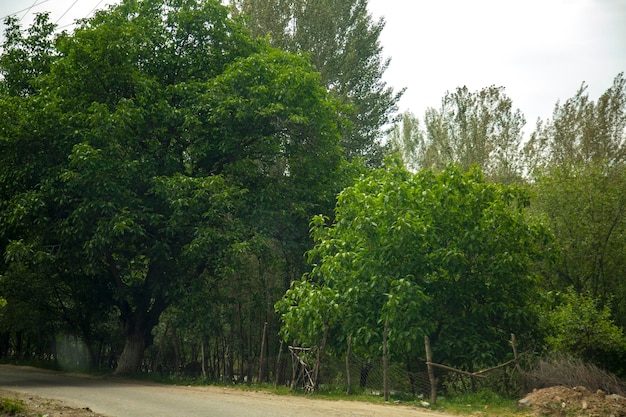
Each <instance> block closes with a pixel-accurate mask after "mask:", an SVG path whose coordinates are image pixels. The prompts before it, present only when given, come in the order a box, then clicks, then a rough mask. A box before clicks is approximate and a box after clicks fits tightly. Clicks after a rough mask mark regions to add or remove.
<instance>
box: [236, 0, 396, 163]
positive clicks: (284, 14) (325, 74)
mask: <svg viewBox="0 0 626 417" xmlns="http://www.w3.org/2000/svg"><path fill="white" fill-rule="evenodd" d="M231 5H232V6H233V8H234V10H235V11H237V12H241V13H243V14H244V15H245V16H246V21H247V24H248V27H249V28H250V29H251V30H252V32H253V33H254V34H256V35H258V36H267V35H269V37H270V42H271V43H272V45H274V46H276V47H279V48H282V49H285V50H288V51H291V52H305V53H307V54H308V55H309V56H310V57H311V60H312V62H313V64H314V65H315V67H316V68H317V70H318V71H319V72H320V74H321V77H322V82H323V83H324V84H325V85H326V87H327V88H328V90H329V91H330V92H331V93H333V94H334V95H335V97H338V98H339V99H340V100H341V101H342V102H343V103H346V104H350V105H351V110H350V111H349V113H348V114H349V119H350V121H351V125H350V126H346V128H345V129H344V131H343V138H342V146H343V147H344V149H345V150H346V153H347V155H348V157H349V158H355V157H363V158H365V159H366V160H367V161H368V162H369V163H370V164H371V165H380V163H381V162H382V157H383V153H384V152H385V151H384V149H383V146H382V145H381V142H380V139H381V138H382V134H383V129H384V126H385V125H386V124H388V123H389V122H391V119H392V117H393V114H394V113H395V111H396V104H397V102H398V100H399V99H400V96H401V94H402V93H401V92H400V93H394V92H393V89H392V88H391V87H389V86H387V84H386V83H385V82H384V81H383V79H382V78H383V74H384V73H385V71H386V69H387V67H388V65H389V59H384V58H383V54H382V47H381V45H380V41H379V38H380V34H381V32H382V30H383V28H384V20H382V19H380V20H378V21H373V20H372V17H371V15H370V14H369V12H368V10H367V0H326V1H309V0H231Z"/></svg>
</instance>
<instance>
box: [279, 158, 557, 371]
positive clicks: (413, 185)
mask: <svg viewBox="0 0 626 417" xmlns="http://www.w3.org/2000/svg"><path fill="white" fill-rule="evenodd" d="M527 204H528V196H527V195H526V193H525V192H524V191H523V190H521V189H518V188H513V187H509V186H503V185H498V184H493V183H490V182H487V181H486V180H485V179H484V177H483V175H482V174H481V173H480V171H479V170H477V169H472V170H470V171H468V172H464V170H463V169H461V168H459V167H454V166H451V167H447V168H445V169H444V170H442V171H441V172H438V173H435V172H434V171H431V170H422V171H419V172H418V173H416V174H413V173H410V172H408V171H407V170H405V169H403V168H401V167H399V166H397V165H396V164H395V163H394V164H391V165H390V166H388V167H387V168H384V169H379V170H375V171H373V172H372V173H371V174H370V175H368V176H364V177H362V178H361V179H360V180H359V181H358V182H357V183H356V184H355V185H354V186H352V187H349V188H346V189H345V190H344V191H343V192H342V193H341V194H340V196H339V199H338V202H337V206H336V209H335V219H334V221H333V222H332V224H330V225H327V224H326V220H325V219H324V218H323V217H319V216H318V217H316V218H315V220H314V222H313V236H314V237H315V240H316V246H315V248H314V249H313V250H312V251H311V252H310V257H311V262H312V265H313V269H312V272H311V273H310V274H308V275H305V276H304V277H303V279H302V281H300V282H295V283H294V284H293V286H292V288H291V289H290V290H289V291H288V292H287V293H286V295H285V297H284V299H283V300H282V301H281V302H279V303H278V304H277V309H278V310H279V311H280V312H281V313H282V314H283V320H284V329H283V331H284V334H285V336H286V337H287V338H289V339H291V340H296V341H298V342H299V343H301V344H303V345H305V346H311V345H314V344H318V343H320V340H321V339H320V338H321V336H322V335H323V332H324V327H325V326H328V327H329V328H330V332H331V334H334V335H335V337H334V338H333V341H335V342H338V343H342V342H343V341H345V339H347V338H348V337H349V336H352V340H353V344H354V346H355V347H360V348H361V349H363V350H364V351H365V352H368V354H369V355H377V354H379V353H378V349H379V346H380V345H381V343H382V337H383V329H384V327H385V323H388V331H389V344H390V350H391V353H392V354H393V355H398V356H399V357H400V358H404V355H414V354H415V352H420V351H423V336H424V335H429V336H430V338H431V340H432V341H433V344H434V350H435V354H436V356H437V358H438V360H439V361H444V362H445V363H449V364H451V365H454V366H461V367H465V368H467V369H472V368H474V367H477V366H482V365H486V364H495V363H497V361H498V360H501V359H503V357H504V356H505V355H507V352H508V347H507V340H508V339H509V337H510V333H511V332H515V333H517V334H518V335H526V336H528V337H531V335H532V333H533V331H535V330H536V329H537V323H538V322H537V316H536V312H537V311H536V308H535V306H536V302H537V299H536V297H537V294H538V293H537V288H538V287H537V285H538V283H539V281H538V277H537V276H536V275H535V273H534V272H533V264H534V263H535V262H536V261H537V260H540V259H544V258H545V257H546V256H549V253H550V244H551V236H550V234H549V233H548V231H547V230H546V228H544V227H543V226H542V225H541V224H540V223H538V222H537V221H535V220H533V219H532V218H530V217H529V216H528V213H527V211H526V206H527ZM526 340H529V339H526ZM335 347H336V348H337V345H335ZM339 349H341V347H339Z"/></svg>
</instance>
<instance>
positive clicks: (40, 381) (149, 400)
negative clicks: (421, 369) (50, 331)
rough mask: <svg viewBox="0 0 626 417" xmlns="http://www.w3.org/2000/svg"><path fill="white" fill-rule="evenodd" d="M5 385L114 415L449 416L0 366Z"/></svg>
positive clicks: (1, 383)
mask: <svg viewBox="0 0 626 417" xmlns="http://www.w3.org/2000/svg"><path fill="white" fill-rule="evenodd" d="M0 387H2V388H5V389H8V390H11V391H15V392H20V393H29V394H32V395H38V396H40V397H45V398H52V399H58V400H62V401H63V402H65V403H66V404H67V405H70V406H76V407H81V408H82V407H89V408H90V409H91V410H93V411H94V412H96V413H100V414H105V415H107V416H111V417H142V416H150V417H194V416H201V417H242V416H243V417H291V416H299V417H333V416H337V417H339V416H342V417H343V416H349V417H445V414H442V413H437V412H432V411H428V410H425V409H418V408H414V407H405V406H399V405H391V404H388V405H384V404H369V403H363V402H356V401H325V400H320V399H315V398H308V397H292V396H279V395H273V394H267V393H261V392H247V391H240V390H236V389H232V388H219V387H180V386H171V385H158V384H151V383H142V382H136V381H128V380H120V379H118V378H102V377H88V376H84V375H69V374H63V373H57V372H52V371H45V370H38V369H35V368H30V367H17V366H9V365H0Z"/></svg>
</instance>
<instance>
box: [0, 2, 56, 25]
mask: <svg viewBox="0 0 626 417" xmlns="http://www.w3.org/2000/svg"><path fill="white" fill-rule="evenodd" d="M37 1H38V0H35V4H33V5H32V6H30V7H26V8H24V9H22V10H18V11H16V12H13V13H9V14H8V15H5V16H2V18H1V19H0V20H3V21H4V19H6V18H7V17H9V16H13V15H15V14H18V13H22V12H24V11H26V12H27V13H28V11H29V10H30V9H32V8H33V7H35V6H39V5H40V4H44V3H45V2H47V1H49V0H41V1H40V2H39V3H38V2H37ZM23 18H24V16H22V19H23ZM22 19H20V20H22Z"/></svg>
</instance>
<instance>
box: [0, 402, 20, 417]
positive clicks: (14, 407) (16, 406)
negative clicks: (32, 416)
mask: <svg viewBox="0 0 626 417" xmlns="http://www.w3.org/2000/svg"><path fill="white" fill-rule="evenodd" d="M25 405H26V404H25V403H24V401H22V400H18V399H15V398H0V412H1V413H2V415H9V416H11V415H14V414H17V413H21V412H23V411H25Z"/></svg>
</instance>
